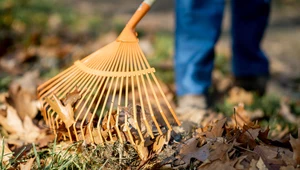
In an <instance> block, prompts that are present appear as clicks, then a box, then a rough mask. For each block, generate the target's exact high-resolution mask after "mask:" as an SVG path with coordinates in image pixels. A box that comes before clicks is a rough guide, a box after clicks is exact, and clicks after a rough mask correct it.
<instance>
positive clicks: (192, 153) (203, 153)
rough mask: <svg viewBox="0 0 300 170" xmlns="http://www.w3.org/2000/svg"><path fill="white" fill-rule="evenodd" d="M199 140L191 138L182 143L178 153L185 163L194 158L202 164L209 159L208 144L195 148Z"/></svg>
mask: <svg viewBox="0 0 300 170" xmlns="http://www.w3.org/2000/svg"><path fill="white" fill-rule="evenodd" d="M198 143H199V140H198V139H197V138H191V139H189V140H187V141H186V142H184V144H183V145H182V147H181V148H180V151H179V156H180V157H181V159H182V160H183V161H184V162H185V163H189V162H190V159H191V158H196V159H198V160H199V161H202V162H204V161H205V160H207V158H208V157H209V155H210V153H209V147H210V144H209V143H208V144H205V145H203V146H202V147H200V148H199V147H197V145H198Z"/></svg>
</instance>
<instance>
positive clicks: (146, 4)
mask: <svg viewBox="0 0 300 170" xmlns="http://www.w3.org/2000/svg"><path fill="white" fill-rule="evenodd" d="M154 2H155V0H144V1H143V2H142V3H141V5H140V6H139V8H138V9H137V10H136V12H135V13H134V14H133V16H132V17H131V19H130V20H129V21H128V23H127V25H126V27H129V28H130V29H132V30H134V29H135V27H136V25H137V24H138V23H139V22H140V20H141V19H142V18H143V17H144V16H145V15H146V13H147V12H148V11H149V10H150V7H151V6H152V4H153V3H154Z"/></svg>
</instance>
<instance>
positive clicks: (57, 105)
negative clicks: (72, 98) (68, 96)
mask: <svg viewBox="0 0 300 170" xmlns="http://www.w3.org/2000/svg"><path fill="white" fill-rule="evenodd" d="M52 97H53V98H54V101H53V100H51V99H49V98H48V97H46V98H45V100H46V102H47V103H49V104H50V106H51V108H52V109H53V110H54V111H55V112H56V113H57V114H58V117H59V118H60V119H61V120H62V121H63V122H64V123H65V126H66V128H67V129H68V128H69V127H70V126H72V125H73V123H75V120H74V110H73V107H72V106H71V104H70V103H68V104H67V105H66V106H64V105H63V104H62V103H61V101H60V100H59V99H58V98H57V97H56V96H55V94H53V95H52Z"/></svg>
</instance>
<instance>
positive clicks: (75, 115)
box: [38, 0, 180, 144]
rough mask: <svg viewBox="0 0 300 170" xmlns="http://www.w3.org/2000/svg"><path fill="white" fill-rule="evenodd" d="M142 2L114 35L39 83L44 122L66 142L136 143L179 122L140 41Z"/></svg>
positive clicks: (145, 6) (145, 8) (146, 1)
mask: <svg viewBox="0 0 300 170" xmlns="http://www.w3.org/2000/svg"><path fill="white" fill-rule="evenodd" d="M154 1H155V0H144V1H143V2H142V3H141V5H140V6H139V8H138V9H137V11H136V12H135V13H134V15H133V16H132V18H131V19H130V20H129V21H128V23H127V25H126V26H125V28H124V29H123V31H122V32H121V34H120V35H119V36H118V38H117V39H116V40H115V41H114V42H112V43H110V44H108V45H106V46H104V47H103V48H101V49H99V50H97V51H96V52H94V53H92V54H90V55H88V56H87V57H85V58H83V59H81V60H78V61H76V62H75V63H74V64H73V65H72V66H71V67H69V68H68V69H66V70H65V71H63V72H61V73H60V74H58V75H56V76H55V77H53V78H51V79H50V80H48V81H47V82H45V83H43V84H42V85H40V86H39V87H38V97H39V99H40V101H41V102H42V106H43V109H42V115H43V117H44V120H45V121H46V124H47V125H48V126H49V127H50V129H51V130H53V132H54V134H56V135H59V136H60V137H61V138H63V139H64V140H70V141H71V142H72V141H79V140H85V141H87V142H89V143H97V144H98V143H99V144H104V143H107V142H115V141H117V140H119V141H120V142H121V143H123V142H124V141H129V142H131V143H133V144H136V142H137V141H140V142H144V141H145V138H147V137H151V138H154V136H155V134H160V135H163V134H164V133H165V132H166V131H167V130H171V129H172V127H171V124H172V123H175V122H176V123H177V124H178V125H180V122H179V120H178V119H177V117H176V114H175V112H174V110H173V108H172V106H171V104H170V103H169V101H168V99H167V97H166V95H165V94H164V91H163V89H162V87H161V86H160V84H159V80H158V79H157V78H156V77H155V74H154V72H155V69H154V68H152V67H151V66H150V65H149V63H148V61H147V59H146V57H145V55H144V54H143V52H142V50H141V48H140V46H139V44H138V38H137V33H136V32H135V27H136V25H137V24H138V22H139V21H140V20H141V19H142V18H143V16H144V15H145V14H146V13H147V12H148V11H149V9H150V7H151V5H152V4H153V3H154Z"/></svg>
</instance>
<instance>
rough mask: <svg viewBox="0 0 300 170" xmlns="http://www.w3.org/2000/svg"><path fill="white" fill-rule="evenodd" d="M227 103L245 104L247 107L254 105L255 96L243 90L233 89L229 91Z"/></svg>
mask: <svg viewBox="0 0 300 170" xmlns="http://www.w3.org/2000/svg"><path fill="white" fill-rule="evenodd" d="M227 102H228V103H230V104H238V103H245V104H246V105H251V104H252V103H253V94H252V93H250V92H247V91H246V90H244V89H242V88H239V87H233V88H232V89H231V90H230V91H229V97H228V98H227Z"/></svg>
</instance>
